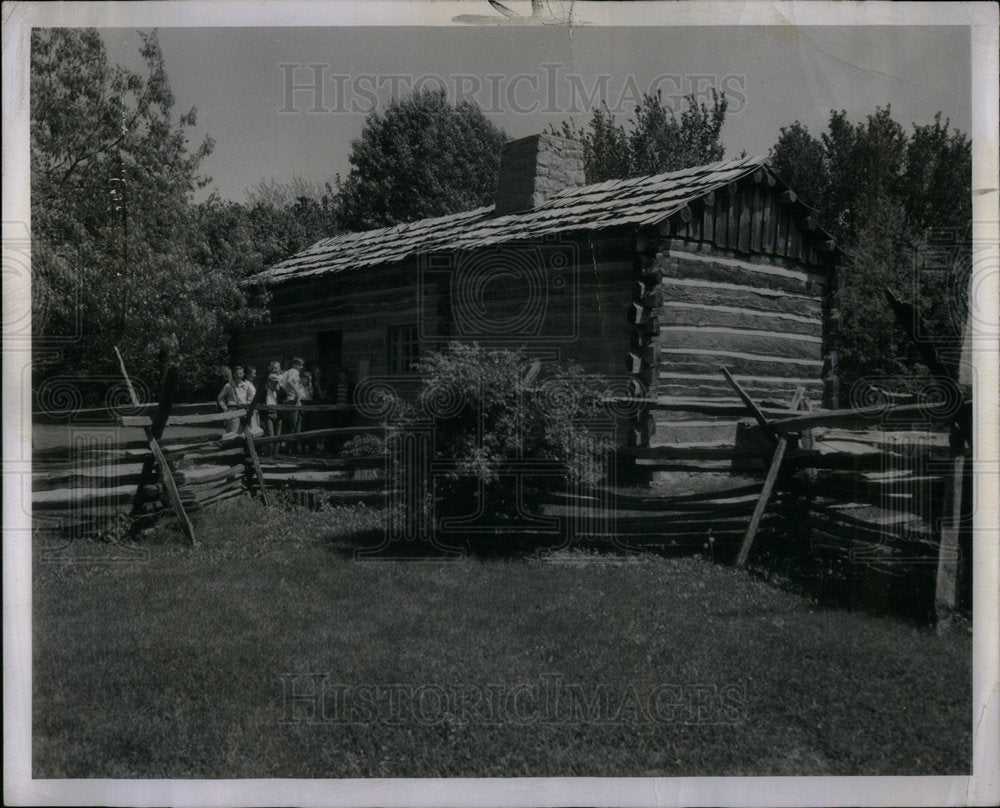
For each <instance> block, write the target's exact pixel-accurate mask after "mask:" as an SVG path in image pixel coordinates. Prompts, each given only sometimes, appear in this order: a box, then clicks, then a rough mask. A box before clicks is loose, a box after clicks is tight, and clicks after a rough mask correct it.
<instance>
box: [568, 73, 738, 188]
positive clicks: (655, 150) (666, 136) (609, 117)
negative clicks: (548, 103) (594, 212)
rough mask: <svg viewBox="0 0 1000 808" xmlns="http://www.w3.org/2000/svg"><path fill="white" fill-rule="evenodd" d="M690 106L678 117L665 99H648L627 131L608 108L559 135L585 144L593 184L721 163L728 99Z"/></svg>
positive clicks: (690, 100) (689, 100) (715, 97)
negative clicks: (723, 129) (666, 104)
mask: <svg viewBox="0 0 1000 808" xmlns="http://www.w3.org/2000/svg"><path fill="white" fill-rule="evenodd" d="M685 102H686V106H685V108H684V110H683V112H681V114H680V116H679V117H678V115H677V113H676V111H675V110H673V109H671V108H670V107H667V106H665V105H664V103H663V94H662V93H659V92H658V93H657V94H656V95H650V94H648V93H647V94H644V95H643V98H642V101H641V103H640V104H639V105H638V106H637V107H636V109H635V112H634V113H633V117H631V118H629V119H628V127H627V128H626V126H624V125H623V124H620V123H618V122H617V120H616V119H615V116H614V114H612V113H611V112H610V111H609V110H608V108H607V105H606V104H602V106H600V107H597V108H596V109H594V110H593V113H592V116H591V119H590V122H589V123H588V124H587V125H586V126H585V127H583V128H578V127H577V126H576V124H575V123H574V122H573V121H564V122H563V123H562V126H561V128H560V131H559V133H560V134H563V135H565V136H567V137H573V138H576V139H577V140H579V141H580V142H581V143H582V144H583V151H584V160H585V162H586V173H587V182H604V181H605V180H613V179H624V178H627V177H642V176H648V175H651V174H662V173H664V172H667V171H677V170H679V169H682V168H688V167H690V166H696V165H704V164H705V163H711V162H714V161H716V160H721V159H722V158H723V156H724V155H725V147H724V146H723V145H722V142H721V141H720V139H719V138H720V135H721V134H722V127H723V125H724V124H725V122H726V108H727V106H728V102H727V101H726V96H725V93H718V92H717V91H716V90H714V89H713V90H712V104H711V106H709V105H707V104H706V103H704V102H701V103H699V102H698V100H697V98H696V97H695V96H694V94H693V93H692V94H689V95H687V96H686V97H685Z"/></svg>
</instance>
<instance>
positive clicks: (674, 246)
mask: <svg viewBox="0 0 1000 808" xmlns="http://www.w3.org/2000/svg"><path fill="white" fill-rule="evenodd" d="M772 182H773V177H772V176H771V175H769V174H768V173H767V172H765V171H759V172H757V174H756V175H755V176H753V177H748V178H747V179H745V180H744V181H743V182H742V183H739V184H736V183H733V184H731V185H730V186H729V187H728V188H726V189H724V190H723V191H722V192H716V193H713V194H709V195H707V196H706V197H704V198H703V199H702V200H700V201H699V202H698V203H697V204H695V205H693V206H692V207H689V208H685V209H683V210H681V211H679V212H678V213H677V214H675V215H674V216H673V217H672V218H671V220H670V221H669V222H666V223H664V224H662V225H660V226H659V227H658V228H647V229H644V230H642V231H640V232H639V233H638V234H637V235H636V239H635V267H636V284H635V288H634V292H633V306H632V312H631V314H630V318H629V320H630V322H631V324H632V329H633V332H632V345H633V350H632V352H630V353H629V354H628V356H627V357H626V365H627V366H628V368H629V370H630V371H631V372H632V373H633V374H634V376H635V379H636V384H635V386H636V388H637V389H638V388H639V387H640V386H641V387H644V388H645V389H646V390H647V394H648V396H649V397H650V398H652V399H655V400H657V401H659V402H661V403H670V404H677V405H679V404H681V403H685V402H686V403H691V404H699V403H704V402H706V401H714V402H716V403H734V404H736V403H738V401H737V399H736V398H735V397H734V396H733V392H732V390H731V388H730V387H729V386H728V385H727V384H726V381H725V379H724V378H723V377H722V375H721V374H720V373H719V368H720V366H727V367H728V368H729V369H730V370H731V371H732V372H733V374H734V375H735V376H736V378H737V379H738V380H739V381H740V383H741V385H742V386H743V387H744V389H745V390H746V391H747V392H748V393H749V394H750V395H751V396H753V397H754V398H755V399H757V400H758V401H762V402H768V403H773V404H774V405H777V406H787V404H788V402H789V400H790V399H791V397H792V396H793V394H794V392H795V389H796V388H797V387H798V386H800V385H801V386H803V387H804V389H805V394H806V397H807V399H809V400H810V401H811V402H813V403H817V404H818V403H819V401H820V400H821V397H822V392H823V387H822V366H823V353H824V327H823V320H824V305H825V301H824V297H825V295H824V292H825V289H826V288H827V284H828V282H829V281H828V279H829V276H830V271H831V270H832V268H833V266H834V258H833V255H834V253H833V245H832V243H830V242H828V241H826V240H824V239H822V238H820V237H819V235H818V234H819V231H818V230H817V226H816V223H815V221H814V220H812V219H811V218H810V217H808V216H805V215H803V213H802V210H803V209H802V208H801V207H800V206H797V205H795V204H794V203H795V196H794V194H792V193H791V192H788V191H785V192H775V189H774V185H773V184H772ZM736 432H737V420H736V419H734V418H732V417H729V418H726V417H710V416H705V415H698V414H697V413H693V412H684V411H681V410H678V409H661V408H650V409H647V410H645V411H643V412H641V413H640V415H639V416H638V418H637V419H636V424H635V430H634V435H633V443H634V444H635V445H637V446H650V447H657V446H676V447H682V446H717V447H724V446H733V445H734V444H735V442H736Z"/></svg>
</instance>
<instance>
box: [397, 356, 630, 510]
mask: <svg viewBox="0 0 1000 808" xmlns="http://www.w3.org/2000/svg"><path fill="white" fill-rule="evenodd" d="M532 366H533V362H532V359H531V358H530V357H529V356H528V355H527V354H526V353H525V351H524V350H523V349H519V350H507V349H504V350H495V349H494V350H490V349H486V348H482V347H480V346H479V345H478V344H472V345H464V344H458V343H452V344H451V345H449V346H448V347H447V348H446V349H445V350H444V351H442V352H439V353H433V354H431V355H429V356H427V357H425V358H424V359H423V360H421V361H420V363H419V365H418V369H419V371H420V373H421V375H422V377H423V378H422V387H421V389H420V392H419V394H418V396H417V400H416V401H415V402H414V403H413V404H412V405H410V407H409V409H408V411H407V412H406V415H405V417H404V419H403V421H402V424H401V426H400V428H399V429H397V430H396V431H395V433H394V435H393V436H390V440H392V439H393V438H396V439H398V438H400V437H401V436H403V435H404V434H405V433H406V432H407V431H408V430H411V429H416V428H419V429H422V430H425V431H426V430H427V429H428V427H430V429H431V433H432V435H433V450H432V459H433V460H434V461H448V463H449V464H450V469H449V470H448V471H447V472H446V473H445V474H444V475H442V476H437V477H436V488H435V490H434V492H433V495H434V499H435V507H436V513H437V514H438V516H449V515H465V514H469V513H470V512H472V511H475V510H476V508H475V505H478V506H479V508H478V510H479V512H480V514H482V515H484V516H487V517H488V518H491V519H494V520H496V519H499V520H513V519H516V518H517V517H518V516H524V511H525V509H527V510H528V511H529V512H531V511H535V510H537V508H538V505H539V502H538V500H539V496H540V495H541V493H542V492H543V491H544V490H545V489H552V488H554V487H562V486H563V485H564V484H565V481H567V480H570V481H573V482H578V483H581V484H583V485H594V484H596V483H598V482H600V481H601V480H602V479H603V477H604V464H605V459H606V456H607V452H608V450H609V448H610V440H609V439H608V436H607V434H606V433H607V431H608V427H609V424H610V423H611V422H610V420H609V416H608V414H607V412H606V411H605V409H604V407H603V405H602V401H601V399H602V396H603V393H604V391H605V390H606V389H607V384H606V382H604V381H603V380H601V379H600V378H599V377H597V376H593V375H590V374H587V373H585V372H584V370H583V369H582V368H581V367H579V366H577V365H573V364H565V365H556V364H552V365H549V366H546V367H544V369H539V372H538V373H537V376H535V378H534V379H533V380H532V381H530V383H528V384H525V379H526V377H528V376H529V371H532ZM598 426H602V427H603V428H604V429H603V432H602V433H598V432H597V431H596V430H595V427H598ZM521 461H527V462H528V467H529V470H528V471H527V472H526V471H525V470H524V466H523V463H522V465H521V466H520V470H518V469H515V468H514V464H516V463H519V462H521ZM539 461H542V462H544V461H549V462H548V463H547V464H546V466H547V468H546V469H545V473H541V470H539V473H535V474H532V473H530V467H531V465H532V464H534V463H537V462H539ZM403 482H404V484H406V485H413V486H414V488H412V489H411V493H412V494H414V495H415V496H413V497H412V500H413V501H421V499H422V497H421V496H420V494H421V493H425V494H426V493H428V492H427V489H428V487H429V483H428V482H426V481H424V480H423V478H421V479H416V478H414V477H413V476H412V474H411V475H410V477H409V478H407V477H406V471H405V470H404V480H403ZM519 488H520V492H519V491H518V489H519ZM417 489H420V490H417Z"/></svg>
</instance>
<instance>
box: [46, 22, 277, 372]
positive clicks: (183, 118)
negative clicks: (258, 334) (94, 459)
mask: <svg viewBox="0 0 1000 808" xmlns="http://www.w3.org/2000/svg"><path fill="white" fill-rule="evenodd" d="M140 39H141V47H140V49H139V52H140V54H141V56H142V58H143V61H144V62H145V70H144V73H142V74H140V73H137V72H133V71H131V70H127V69H125V68H123V67H120V66H115V65H110V64H109V63H108V60H107V53H106V50H105V47H104V43H103V41H102V39H101V36H100V34H99V33H98V32H97V31H95V30H93V29H35V30H34V31H33V32H32V39H31V46H32V48H31V170H32V171H31V177H32V179H31V191H32V198H31V208H32V231H33V237H34V239H35V248H34V250H33V260H32V281H33V285H34V286H35V287H37V295H36V302H37V305H38V308H37V310H38V312H39V313H40V314H44V315H46V316H40V317H38V318H37V323H36V333H37V334H38V336H40V337H41V336H44V337H49V338H57V339H61V353H60V357H59V359H58V360H57V364H56V367H55V368H54V370H59V371H60V372H65V373H69V374H72V375H81V376H86V375H95V374H96V375H108V374H113V373H114V372H115V369H116V365H115V359H114V354H113V351H112V346H113V345H118V346H119V347H120V348H121V349H122V350H123V352H124V353H125V355H126V356H127V357H128V358H129V365H130V367H131V368H133V369H134V370H135V371H136V373H137V374H139V375H142V376H145V377H147V378H151V379H155V378H157V377H158V374H159V370H160V369H159V367H158V363H159V362H160V361H161V359H162V356H163V354H164V352H165V351H168V352H170V353H172V354H173V355H174V356H175V358H176V359H177V360H178V361H179V362H180V367H181V377H180V381H181V384H182V385H183V386H185V387H188V388H190V387H192V386H197V385H198V384H199V383H200V382H203V381H204V380H205V378H206V376H207V375H208V374H209V373H210V372H211V370H210V369H211V367H212V365H213V364H214V363H217V362H220V361H224V360H225V359H226V333H227V331H228V330H229V329H230V328H231V327H233V326H234V325H235V324H237V323H245V322H252V321H253V320H254V319H255V318H257V317H260V316H262V314H263V313H262V312H261V311H259V310H255V309H254V308H252V306H251V304H250V301H249V299H248V298H247V296H246V294H245V291H244V290H243V289H242V288H241V285H240V280H241V278H242V273H243V271H244V267H242V266H237V265H232V266H228V267H225V268H222V267H220V266H219V265H218V264H215V265H203V264H201V263H199V261H198V258H199V253H198V251H199V248H203V247H204V244H203V242H201V241H200V236H199V235H198V233H197V230H196V228H195V225H196V222H197V219H196V218H195V217H194V215H193V205H192V197H193V193H194V191H195V190H196V189H198V188H201V187H204V186H205V185H206V184H207V182H208V180H207V179H206V178H204V177H202V176H201V175H200V174H199V169H200V166H201V163H202V161H203V160H204V158H205V157H206V156H207V155H208V154H209V153H210V152H211V150H212V148H213V143H212V141H211V139H210V138H205V140H203V141H202V142H201V143H200V144H198V145H196V146H194V147H192V146H191V144H190V143H189V141H190V135H191V130H192V128H193V127H194V126H195V124H196V111H195V110H194V109H191V110H190V111H188V112H185V113H182V114H180V115H175V113H174V104H175V99H174V96H173V93H172V92H171V89H170V83H169V80H168V77H167V72H166V66H165V63H164V59H163V54H162V52H161V50H160V46H159V41H158V38H157V35H156V32H155V31H154V32H152V33H148V34H146V33H140ZM202 257H203V256H202ZM81 335H82V336H81Z"/></svg>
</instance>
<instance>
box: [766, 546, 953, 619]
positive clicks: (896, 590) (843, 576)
mask: <svg viewBox="0 0 1000 808" xmlns="http://www.w3.org/2000/svg"><path fill="white" fill-rule="evenodd" d="M748 570H749V572H750V573H751V574H752V575H755V576H756V577H758V578H760V579H761V580H764V581H766V582H767V583H768V584H770V585H772V586H778V587H779V588H781V589H783V590H786V591H790V592H794V593H796V594H799V595H802V596H804V597H808V598H810V599H811V600H813V601H814V602H815V603H816V604H817V605H819V606H821V607H823V608H828V609H838V610H846V611H850V612H862V613H865V614H876V615H892V616H894V617H898V618H902V619H904V620H906V621H908V622H912V623H915V624H917V625H921V626H925V625H928V624H930V623H932V622H933V621H934V619H935V614H934V593H935V584H936V573H937V564H936V563H935V562H934V561H933V560H932V559H931V560H922V561H919V560H918V561H912V560H904V559H899V560H896V561H889V562H886V561H881V562H874V561H871V560H864V559H852V558H850V557H847V556H843V555H832V554H829V553H823V552H819V551H818V550H817V549H816V548H815V547H812V546H811V545H810V542H809V541H808V540H807V541H802V540H801V539H797V538H796V537H792V536H789V535H788V534H786V533H782V532H779V531H772V532H769V533H766V534H763V535H762V536H761V541H760V542H759V544H758V546H757V547H756V548H755V553H754V555H753V557H752V562H751V564H749V565H748Z"/></svg>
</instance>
